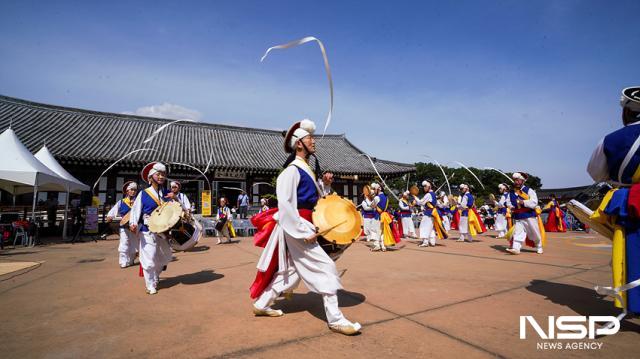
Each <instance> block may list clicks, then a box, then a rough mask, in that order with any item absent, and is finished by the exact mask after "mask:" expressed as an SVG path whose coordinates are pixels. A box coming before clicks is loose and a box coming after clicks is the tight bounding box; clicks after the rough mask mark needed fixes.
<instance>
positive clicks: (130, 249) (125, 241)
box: [107, 181, 140, 268]
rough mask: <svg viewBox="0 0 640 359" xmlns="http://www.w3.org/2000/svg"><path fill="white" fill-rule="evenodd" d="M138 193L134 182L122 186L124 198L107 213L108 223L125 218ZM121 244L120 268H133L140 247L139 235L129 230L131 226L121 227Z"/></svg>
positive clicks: (119, 246)
mask: <svg viewBox="0 0 640 359" xmlns="http://www.w3.org/2000/svg"><path fill="white" fill-rule="evenodd" d="M137 193H138V185H137V184H136V183H135V182H133V181H129V182H125V184H124V185H123V186H122V194H123V195H124V198H122V199H121V200H119V201H118V202H116V204H114V205H113V207H111V210H110V211H109V213H107V222H111V221H112V220H113V219H114V218H116V217H119V218H124V217H125V216H126V215H127V213H129V211H130V210H131V207H133V202H134V200H135V198H136V194H137ZM119 232H120V244H119V245H118V253H119V255H118V262H119V263H120V268H127V267H128V266H132V265H133V262H134V261H135V259H136V252H138V247H139V246H140V239H139V235H140V234H139V233H137V232H136V233H134V232H131V231H130V230H129V226H125V225H120V231H119Z"/></svg>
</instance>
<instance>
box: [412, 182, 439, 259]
mask: <svg viewBox="0 0 640 359" xmlns="http://www.w3.org/2000/svg"><path fill="white" fill-rule="evenodd" d="M422 189H424V197H422V198H421V199H417V200H416V204H417V205H420V206H424V212H423V213H422V221H420V239H422V243H420V247H428V246H432V247H435V246H436V235H437V236H438V238H439V239H443V238H446V231H445V230H444V226H443V225H442V219H441V218H440V214H439V213H438V209H437V205H438V199H437V198H436V194H435V193H434V192H433V190H432V189H431V183H430V182H429V181H422Z"/></svg>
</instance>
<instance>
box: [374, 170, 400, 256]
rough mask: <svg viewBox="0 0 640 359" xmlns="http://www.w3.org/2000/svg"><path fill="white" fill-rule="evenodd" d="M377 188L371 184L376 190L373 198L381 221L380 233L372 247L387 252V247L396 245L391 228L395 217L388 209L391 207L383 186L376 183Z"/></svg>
mask: <svg viewBox="0 0 640 359" xmlns="http://www.w3.org/2000/svg"><path fill="white" fill-rule="evenodd" d="M375 185H376V186H375V188H373V185H372V186H371V187H372V188H373V190H374V193H375V194H376V196H375V197H374V198H373V201H374V203H375V209H376V212H377V213H378V222H379V223H380V232H379V233H380V235H379V236H377V237H376V238H375V241H374V247H373V248H372V249H371V250H372V251H373V252H377V251H382V252H385V251H386V250H387V247H392V246H395V245H396V241H395V239H394V238H393V232H392V229H391V225H392V223H393V219H392V218H391V215H390V214H389V212H387V209H388V208H389V200H388V198H387V195H386V194H385V193H384V191H383V190H382V187H381V186H380V185H379V184H377V183H376V184H375Z"/></svg>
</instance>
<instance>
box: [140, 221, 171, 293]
mask: <svg viewBox="0 0 640 359" xmlns="http://www.w3.org/2000/svg"><path fill="white" fill-rule="evenodd" d="M171 257H172V252H171V247H170V246H169V242H168V241H167V240H166V239H165V238H164V237H162V236H161V235H157V234H155V233H151V232H141V234H140V265H141V266H142V272H143V273H144V281H145V284H146V286H147V289H152V288H154V289H155V288H157V287H158V281H159V279H160V273H161V272H162V268H163V267H164V266H166V265H167V264H168V263H169V262H170V261H171Z"/></svg>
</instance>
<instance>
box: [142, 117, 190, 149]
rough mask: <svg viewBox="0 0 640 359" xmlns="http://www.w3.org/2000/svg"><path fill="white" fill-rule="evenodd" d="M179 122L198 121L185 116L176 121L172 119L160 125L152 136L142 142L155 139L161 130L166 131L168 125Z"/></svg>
mask: <svg viewBox="0 0 640 359" xmlns="http://www.w3.org/2000/svg"><path fill="white" fill-rule="evenodd" d="M178 122H196V121H194V120H189V119H186V118H183V119H180V120H175V121H171V122H169V123H165V124H164V125H162V126H160V127H158V129H156V130H155V131H153V133H152V134H151V136H149V137H148V138H147V139H146V140H144V141H142V143H148V142H151V140H153V139H154V138H155V137H156V136H157V135H158V134H159V133H160V132H162V131H164V130H165V129H166V128H167V127H169V126H171V125H173V124H174V123H178Z"/></svg>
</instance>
